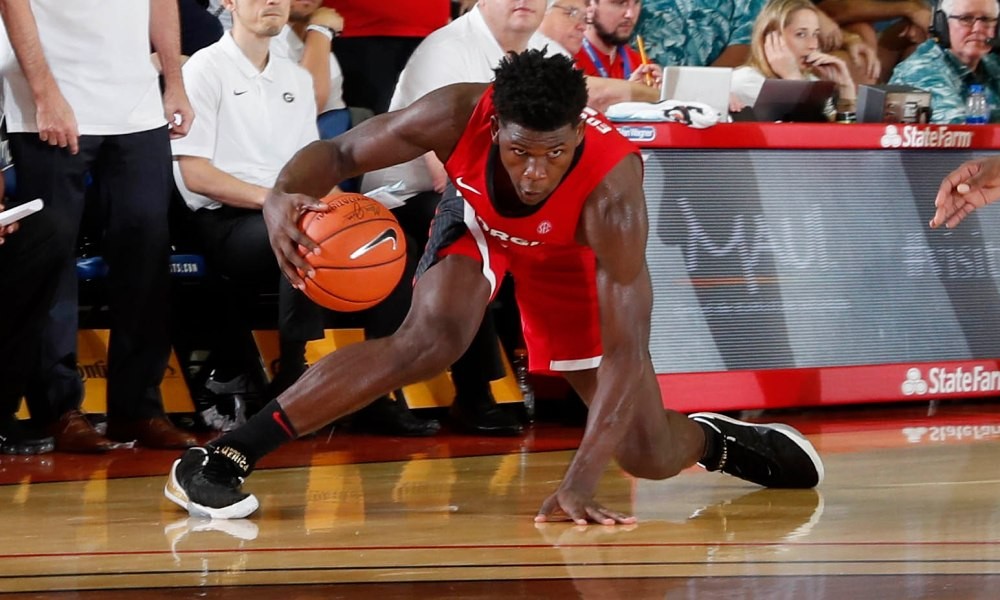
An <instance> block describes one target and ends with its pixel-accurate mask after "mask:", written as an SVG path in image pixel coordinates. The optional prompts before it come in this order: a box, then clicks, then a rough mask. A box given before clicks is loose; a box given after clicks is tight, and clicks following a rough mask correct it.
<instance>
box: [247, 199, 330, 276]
mask: <svg viewBox="0 0 1000 600" xmlns="http://www.w3.org/2000/svg"><path fill="white" fill-rule="evenodd" d="M329 210H330V207H329V206H328V205H327V204H325V203H323V202H320V201H319V200H317V199H316V198H313V197H312V196H307V195H305V194H287V193H285V192H282V191H280V190H276V189H274V188H272V189H270V190H268V192H267V197H266V198H265V199H264V209H263V213H264V223H265V224H266V225H267V237H268V239H269V240H270V241H271V250H273V251H274V256H275V258H277V260H278V267H279V268H280V269H281V272H282V273H283V274H284V275H285V277H287V278H288V281H289V282H290V283H291V284H292V285H293V286H294V287H296V288H298V289H300V290H301V289H303V288H305V280H304V279H302V275H301V274H302V273H304V274H305V276H306V277H313V276H314V275H315V271H314V270H313V268H312V267H311V266H309V263H307V262H306V260H305V259H304V258H303V256H302V255H303V253H305V252H313V253H318V252H319V246H318V245H316V242H314V241H313V240H312V239H310V238H309V236H307V235H306V234H305V233H303V232H302V230H301V229H299V221H300V219H301V217H302V215H303V214H304V213H305V212H306V211H314V212H328V211H329ZM300 248H301V250H300Z"/></svg>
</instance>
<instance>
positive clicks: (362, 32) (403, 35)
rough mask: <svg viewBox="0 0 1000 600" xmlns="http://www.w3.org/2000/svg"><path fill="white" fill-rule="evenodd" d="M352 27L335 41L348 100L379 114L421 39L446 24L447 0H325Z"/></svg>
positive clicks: (347, 101) (387, 103)
mask: <svg viewBox="0 0 1000 600" xmlns="http://www.w3.org/2000/svg"><path fill="white" fill-rule="evenodd" d="M324 4H325V5H326V6H329V7H331V8H334V9H336V10H337V12H339V13H340V14H341V15H343V16H344V20H345V21H346V23H347V25H348V27H347V28H346V29H345V30H344V35H343V36H341V37H340V38H338V39H337V43H336V44H335V45H334V47H333V52H334V54H336V55H337V60H338V61H340V64H341V66H342V67H343V68H344V101H345V102H346V103H347V105H348V106H356V107H363V108H367V109H369V110H371V111H372V112H374V113H375V114H379V113H384V112H385V111H387V110H389V102H390V100H391V99H392V93H393V90H395V89H396V81H397V80H398V79H399V74H400V73H401V72H402V70H403V67H405V66H406V61H407V60H409V58H410V55H411V54H413V51H414V50H415V49H416V48H417V46H418V45H419V44H420V42H421V41H423V39H424V38H426V37H427V36H428V35H430V34H431V33H432V32H433V31H435V30H437V29H440V28H441V27H444V26H445V25H447V24H448V16H449V8H450V2H449V0H408V1H407V2H406V10H400V4H399V3H394V2H370V1H369V0H325V2H324Z"/></svg>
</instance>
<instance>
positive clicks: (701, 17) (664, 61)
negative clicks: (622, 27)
mask: <svg viewBox="0 0 1000 600" xmlns="http://www.w3.org/2000/svg"><path fill="white" fill-rule="evenodd" d="M764 4H766V0H644V1H643V3H642V9H641V11H640V13H639V25H638V27H637V29H636V33H638V34H639V35H641V36H642V37H643V40H644V41H645V43H646V52H647V54H648V55H649V60H650V62H653V63H656V64H658V65H664V66H666V65H699V66H705V65H711V66H719V67H736V66H739V65H742V64H743V63H745V62H746V59H747V57H748V56H749V55H750V31H751V30H752V29H753V22H754V19H756V18H757V14H758V13H759V12H760V11H761V8H763V6H764Z"/></svg>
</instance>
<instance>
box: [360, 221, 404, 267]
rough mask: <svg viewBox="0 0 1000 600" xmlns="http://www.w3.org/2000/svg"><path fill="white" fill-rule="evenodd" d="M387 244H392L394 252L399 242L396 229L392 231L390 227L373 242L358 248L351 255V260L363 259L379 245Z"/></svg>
mask: <svg viewBox="0 0 1000 600" xmlns="http://www.w3.org/2000/svg"><path fill="white" fill-rule="evenodd" d="M385 242H392V249H393V250H395V249H396V243H397V242H398V240H397V239H396V230H395V229H392V228H391V227H390V228H389V229H386V230H385V231H383V232H382V233H380V234H378V235H377V236H375V239H373V240H372V241H370V242H368V243H367V244H365V245H364V246H361V247H360V248H358V249H357V250H355V251H354V252H351V255H350V257H349V258H350V259H351V260H354V259H356V258H361V257H362V256H364V255H365V254H368V253H369V252H371V251H372V250H373V249H374V248H375V247H376V246H378V245H379V244H383V243H385Z"/></svg>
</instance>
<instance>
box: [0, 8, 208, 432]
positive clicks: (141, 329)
mask: <svg viewBox="0 0 1000 600" xmlns="http://www.w3.org/2000/svg"><path fill="white" fill-rule="evenodd" d="M0 13H2V15H3V20H4V25H5V28H6V32H7V36H8V38H9V40H10V43H11V47H12V48H13V49H14V54H15V56H16V57H17V62H16V63H15V64H10V65H9V66H8V68H7V69H6V70H5V71H4V73H3V76H4V84H3V85H4V89H3V92H4V94H3V96H4V107H3V109H4V112H5V113H6V116H7V119H8V123H7V125H8V131H9V132H10V145H11V152H12V155H13V158H14V162H15V164H16V165H17V170H18V186H17V197H16V198H15V201H16V202H22V201H25V200H30V199H32V198H36V197H41V198H44V199H45V201H46V208H45V209H44V210H43V211H42V212H40V213H38V214H37V215H35V216H33V217H32V218H33V223H32V227H25V228H24V229H22V231H21V232H19V233H18V235H17V236H13V237H12V238H10V239H8V241H7V243H6V244H4V252H0V273H2V274H3V288H4V289H14V290H18V293H17V294H2V295H0V296H2V298H0V314H3V315H5V318H3V319H0V321H2V322H3V323H4V326H0V339H4V340H8V339H17V340H21V342H19V343H23V344H24V346H23V347H20V350H19V349H18V348H19V346H17V345H14V346H13V347H11V348H5V356H0V364H2V365H3V366H2V367H0V369H5V368H7V367H8V365H9V363H8V361H7V359H8V358H9V356H7V355H6V353H7V352H14V353H22V354H23V353H27V352H31V351H33V350H34V349H35V348H38V347H40V346H42V345H43V343H42V340H43V339H44V353H43V355H42V356H41V358H38V359H37V360H35V359H36V358H37V357H34V358H32V360H35V363H34V367H33V370H34V372H35V373H36V374H43V375H44V383H45V386H46V389H45V398H44V399H43V398H41V397H38V396H35V400H34V401H33V400H32V396H34V394H30V395H29V396H28V400H29V409H30V410H31V413H32V417H33V419H35V420H37V421H38V422H39V423H40V424H43V425H44V426H45V427H47V428H48V429H49V430H50V432H51V433H52V434H53V436H54V437H55V442H56V447H57V448H59V449H63V450H70V451H104V450H108V449H110V448H111V447H112V446H113V445H112V443H111V442H110V441H109V440H108V439H106V438H105V437H103V436H101V435H99V434H98V433H97V432H96V431H95V430H94V428H93V427H92V426H91V425H90V423H89V422H88V421H87V419H86V418H85V417H84V415H83V414H82V413H81V412H80V410H79V407H80V403H81V401H82V396H83V386H82V382H81V380H80V376H79V374H78V372H77V368H76V331H77V315H76V304H77V303H76V272H75V258H74V248H75V244H76V237H77V232H78V229H79V226H80V216H81V214H82V212H83V205H84V193H83V191H84V176H85V174H86V173H87V172H90V173H91V174H92V175H93V177H94V179H95V182H96V183H95V185H96V186H97V190H98V193H99V195H100V198H101V201H102V203H104V204H105V209H104V210H103V211H101V213H102V214H103V215H104V220H103V223H102V225H103V228H104V238H103V255H104V258H105V260H106V261H107V263H108V266H109V275H108V287H109V290H110V297H111V309H110V319H111V341H110V347H109V351H108V363H109V364H108V397H107V411H108V430H107V436H108V437H109V438H111V439H114V440H120V441H127V440H137V441H138V442H139V443H140V444H142V445H145V446H148V447H154V448H183V447H188V446H191V445H193V444H194V438H193V437H192V436H190V435H188V434H186V433H184V432H181V431H179V430H178V429H176V428H175V427H174V426H173V425H172V424H171V423H170V421H169V420H168V419H167V418H166V416H165V415H164V413H163V406H162V400H161V397H160V390H159V386H160V381H161V380H162V378H163V374H164V371H165V369H166V365H167V358H168V356H169V354H170V344H169V339H168V335H167V313H168V301H167V299H168V294H167V290H168V284H169V279H168V277H169V275H168V257H169V245H168V236H167V218H166V217H167V206H168V202H169V195H170V189H171V188H170V163H169V160H170V154H169V137H181V136H183V135H184V134H185V133H186V132H187V129H188V127H189V126H190V124H191V121H192V119H193V116H194V115H193V113H192V112H191V107H190V105H189V104H188V100H187V96H186V95H185V93H184V87H183V83H182V81H181V75H180V43H179V36H178V17H177V3H176V1H174V0H151V1H150V2H136V1H135V0H100V1H99V0H79V1H77V2H71V3H66V2H60V1H58V0H30V1H29V0H3V1H0ZM109 14H113V15H115V22H114V24H113V25H112V24H110V23H109V22H108V20H107V15H109ZM151 43H152V44H151ZM151 46H152V48H153V49H154V50H156V52H157V53H158V55H159V57H160V63H161V64H162V68H163V78H164V84H165V88H164V93H163V97H162V100H161V96H160V90H159V87H158V81H157V73H156V71H155V69H154V68H153V66H152V63H151V61H150V56H149V50H150V47H151ZM83 56H85V57H86V59H87V60H86V61H81V60H80V57H83ZM165 117H166V118H165ZM43 257H52V258H53V259H54V262H55V263H56V264H57V265H58V268H57V272H56V273H53V272H51V271H50V270H38V269H35V268H34V267H32V265H33V264H36V263H37V261H41V260H43ZM49 288H53V289H54V291H50V290H49ZM26 298H33V299H37V300H43V301H45V302H46V304H45V311H47V314H46V313H45V312H42V315H41V316H40V315H38V314H37V311H28V312H26V311H25V307H24V304H23V300H24V299H26ZM49 298H54V300H53V301H52V302H48V299H49ZM57 307H58V310H57ZM36 317H37V318H36ZM9 328H14V329H15V330H19V331H21V332H22V333H23V334H24V335H25V336H26V337H19V336H15V335H13V334H11V333H10V331H9ZM39 336H44V338H40V337H39ZM28 338H30V340H29V339H28ZM17 362H18V363H20V364H23V361H21V360H19V361H17ZM2 375H3V381H4V382H5V384H4V386H3V388H4V398H3V402H4V403H8V402H10V401H12V398H11V396H12V394H11V393H10V390H21V389H23V387H24V386H23V385H22V384H21V381H23V378H24V377H25V375H24V374H23V373H17V374H16V375H14V376H13V377H10V378H8V376H7V375H8V374H7V373H6V372H5V373H3V374H2ZM11 381H13V382H14V385H13V386H11V385H10V383H11ZM14 401H16V400H14ZM6 408H7V407H6V406H5V407H4V409H3V410H0V414H4V415H5V414H7V413H8V410H6Z"/></svg>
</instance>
